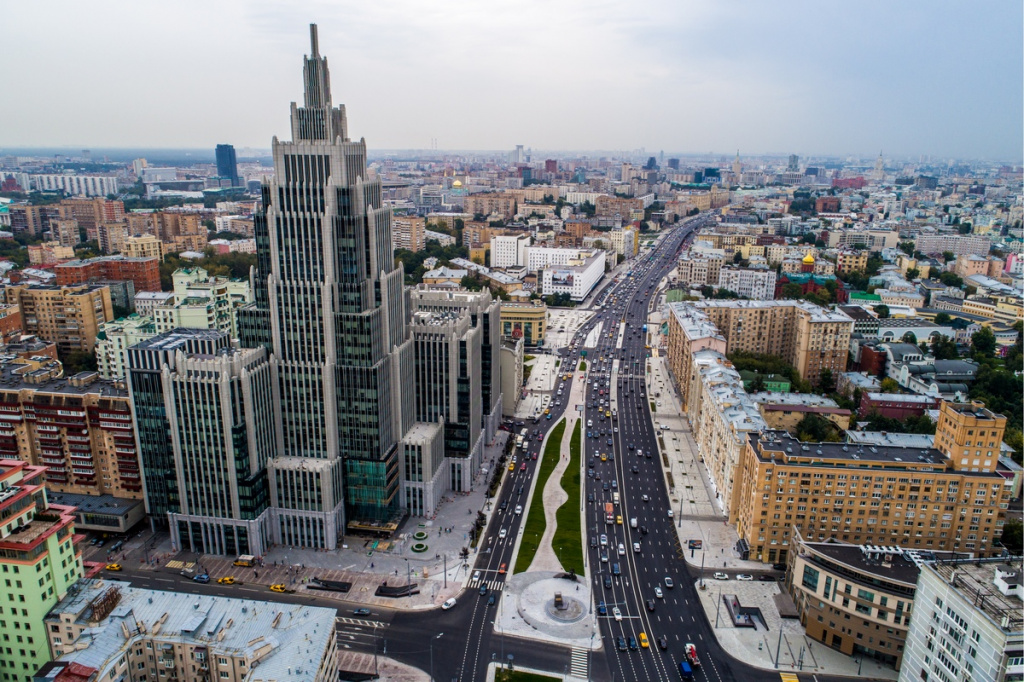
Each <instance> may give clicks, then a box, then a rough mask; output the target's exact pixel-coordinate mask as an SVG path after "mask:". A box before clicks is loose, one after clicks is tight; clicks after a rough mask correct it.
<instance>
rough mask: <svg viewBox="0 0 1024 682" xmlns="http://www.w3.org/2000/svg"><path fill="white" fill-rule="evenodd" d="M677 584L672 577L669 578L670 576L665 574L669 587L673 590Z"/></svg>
mask: <svg viewBox="0 0 1024 682" xmlns="http://www.w3.org/2000/svg"><path fill="white" fill-rule="evenodd" d="M675 585H676V584H675V583H674V582H672V578H669V577H668V576H665V587H667V588H668V589H670V590H671V589H672V588H673V587H675Z"/></svg>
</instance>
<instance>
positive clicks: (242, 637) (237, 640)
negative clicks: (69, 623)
mask: <svg viewBox="0 0 1024 682" xmlns="http://www.w3.org/2000/svg"><path fill="white" fill-rule="evenodd" d="M78 585H79V589H78V590H77V591H76V592H73V593H69V594H68V596H67V597H65V598H64V599H62V600H61V601H60V602H58V603H57V605H56V606H54V607H53V608H52V609H51V610H50V613H49V614H48V615H47V620H52V619H54V618H59V617H60V616H61V615H70V616H72V617H73V618H75V620H76V622H78V623H79V624H81V625H85V626H87V627H86V629H85V630H84V631H83V632H82V634H81V636H80V637H79V638H78V641H77V642H76V643H75V646H76V648H77V647H82V645H83V644H84V645H85V646H84V647H83V648H79V649H77V650H75V651H72V652H70V653H65V654H64V655H62V656H60V657H59V660H62V661H70V662H75V663H80V664H82V665H86V666H90V667H93V668H96V669H98V670H100V671H101V672H100V675H99V679H104V678H105V677H106V675H107V674H108V671H112V670H113V666H115V665H116V664H117V661H118V660H119V659H120V658H121V657H122V656H123V655H124V652H125V650H126V649H127V648H128V647H129V646H131V644H133V643H134V642H135V641H137V640H141V639H145V640H149V641H155V642H160V643H168V644H185V643H188V644H198V645H208V646H210V647H213V648H215V649H216V650H217V651H218V652H221V653H222V654H227V655H230V656H238V657H245V658H246V659H247V660H248V661H250V662H253V661H259V667H257V666H256V665H252V670H251V672H250V673H249V674H248V675H247V679H248V680H250V681H251V682H257V681H259V680H288V681H289V682H312V681H313V680H315V679H316V678H317V671H318V669H319V667H320V663H321V661H322V659H323V657H324V656H325V655H327V654H328V647H329V646H330V644H331V641H332V637H333V631H334V618H335V616H336V615H337V613H336V611H335V610H334V609H328V608H320V607H313V606H306V605H300V604H283V603H278V602H273V603H272V602H263V601H254V600H251V599H229V598H227V597H216V596H207V595H195V594H188V593H184V592H162V591H159V590H147V589H141V588H135V587H132V586H131V585H130V584H129V583H127V582H122V581H114V580H82V581H80V582H79V583H78ZM112 588H113V589H115V590H116V591H117V592H116V594H118V596H119V597H120V599H119V601H117V603H116V605H115V606H114V607H113V609H112V610H111V611H110V612H109V614H108V615H106V616H105V617H103V618H102V619H101V620H99V621H98V622H95V621H92V619H93V617H94V614H95V611H94V608H95V607H94V601H95V600H97V599H99V598H101V597H103V596H104V595H106V594H108V592H109V590H111V589H112ZM158 624H159V626H158ZM140 632H141V633H144V634H137V633H140ZM330 653H331V654H333V652H330Z"/></svg>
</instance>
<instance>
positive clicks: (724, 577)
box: [711, 571, 729, 580]
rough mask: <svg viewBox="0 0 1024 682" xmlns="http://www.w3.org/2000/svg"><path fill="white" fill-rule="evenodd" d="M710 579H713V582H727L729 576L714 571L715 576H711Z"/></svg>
mask: <svg viewBox="0 0 1024 682" xmlns="http://www.w3.org/2000/svg"><path fill="white" fill-rule="evenodd" d="M711 577H712V578H714V579H715V580H728V579H729V574H728V573H722V572H721V571H716V572H715V574H714V575H713V576H711Z"/></svg>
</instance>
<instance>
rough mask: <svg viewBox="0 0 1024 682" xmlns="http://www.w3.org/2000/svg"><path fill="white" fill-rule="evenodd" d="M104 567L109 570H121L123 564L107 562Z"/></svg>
mask: <svg viewBox="0 0 1024 682" xmlns="http://www.w3.org/2000/svg"><path fill="white" fill-rule="evenodd" d="M104 568H106V569H107V570H108V571H120V570H121V564H107V565H106V566H105V567H104Z"/></svg>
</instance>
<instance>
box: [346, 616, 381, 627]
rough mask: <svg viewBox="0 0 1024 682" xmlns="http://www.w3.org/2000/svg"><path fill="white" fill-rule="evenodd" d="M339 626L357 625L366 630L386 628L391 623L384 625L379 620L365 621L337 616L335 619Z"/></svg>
mask: <svg viewBox="0 0 1024 682" xmlns="http://www.w3.org/2000/svg"><path fill="white" fill-rule="evenodd" d="M334 621H335V623H337V624H338V625H357V626H359V627H364V628H371V629H372V628H386V627H388V625H390V623H383V622H381V621H379V620H364V619H362V618H348V617H346V616H337V617H336V618H335V619H334Z"/></svg>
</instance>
